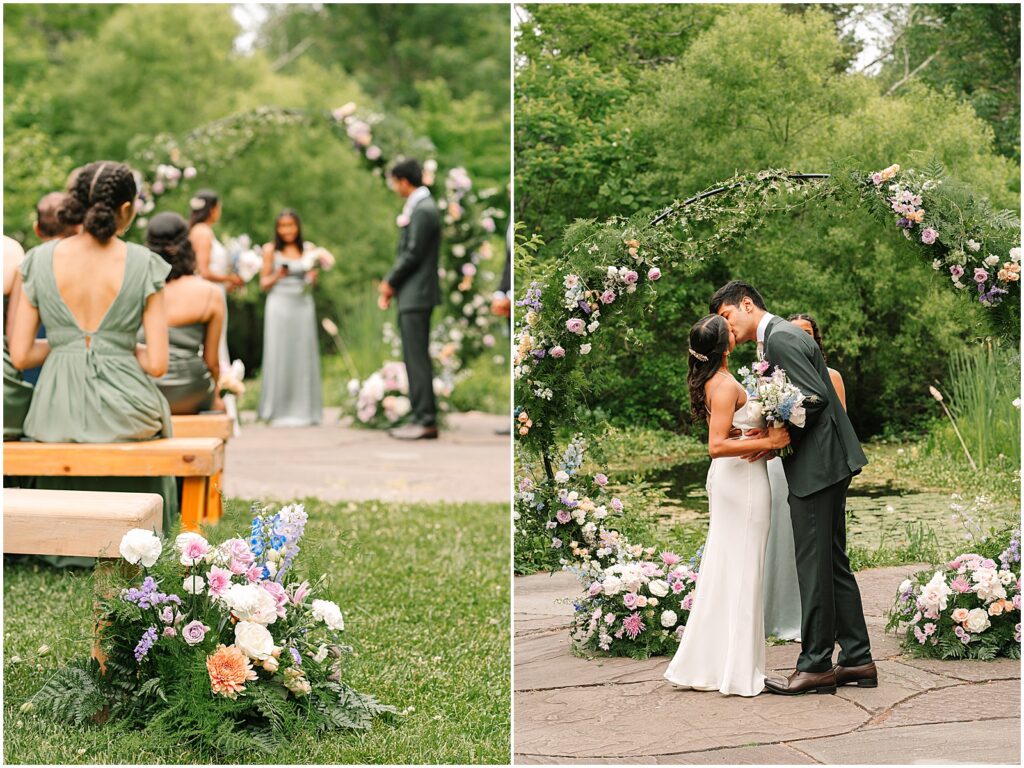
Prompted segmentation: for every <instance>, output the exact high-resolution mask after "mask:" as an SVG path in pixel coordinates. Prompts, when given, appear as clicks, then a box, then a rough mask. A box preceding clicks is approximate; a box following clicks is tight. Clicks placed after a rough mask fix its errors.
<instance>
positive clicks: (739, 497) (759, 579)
mask: <svg viewBox="0 0 1024 768" xmlns="http://www.w3.org/2000/svg"><path fill="white" fill-rule="evenodd" d="M736 386H739V384H738V383H737V384H736ZM732 423H733V426H734V427H738V428H740V429H743V430H747V429H757V428H763V427H764V426H765V423H764V419H763V418H762V417H761V414H760V412H759V411H758V410H756V409H752V408H751V400H750V399H749V398H748V399H747V402H746V403H744V405H743V407H742V408H740V409H739V410H738V411H736V413H735V415H734V416H733V420H732ZM707 489H708V496H709V498H710V501H711V504H710V510H711V512H710V516H711V524H710V527H709V530H708V538H707V541H706V542H705V545H704V555H703V558H702V559H701V564H700V575H699V576H698V577H697V586H696V588H695V591H694V599H693V608H692V610H691V611H690V617H689V619H688V620H687V622H686V629H685V630H684V631H683V639H682V642H681V643H680V644H679V648H678V650H677V651H676V655H675V656H674V657H673V658H672V661H671V663H670V664H669V665H668V669H667V670H666V671H665V679H666V680H668V681H669V682H671V683H673V684H675V685H678V686H683V687H686V688H694V689H696V690H700V691H720V692H721V693H726V694H734V695H738V696H756V695H757V694H759V693H760V692H761V691H763V690H764V679H765V643H764V605H763V593H762V590H763V580H764V551H765V545H766V543H767V540H768V527H769V524H770V523H771V513H772V494H771V487H770V486H769V484H768V468H767V460H766V459H759V460H758V461H755V462H753V463H751V462H748V461H746V460H745V459H741V458H721V459H713V460H712V461H711V468H710V469H709V470H708V481H707Z"/></svg>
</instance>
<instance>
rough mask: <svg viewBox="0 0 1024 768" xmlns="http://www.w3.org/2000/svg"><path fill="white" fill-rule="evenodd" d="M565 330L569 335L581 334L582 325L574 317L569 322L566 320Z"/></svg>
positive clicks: (580, 321)
mask: <svg viewBox="0 0 1024 768" xmlns="http://www.w3.org/2000/svg"><path fill="white" fill-rule="evenodd" d="M565 328H566V330H568V331H569V333H583V329H584V324H583V321H582V320H580V319H579V318H578V317H574V318H572V319H571V320H566V322H565Z"/></svg>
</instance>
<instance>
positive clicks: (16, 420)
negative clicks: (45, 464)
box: [4, 235, 32, 440]
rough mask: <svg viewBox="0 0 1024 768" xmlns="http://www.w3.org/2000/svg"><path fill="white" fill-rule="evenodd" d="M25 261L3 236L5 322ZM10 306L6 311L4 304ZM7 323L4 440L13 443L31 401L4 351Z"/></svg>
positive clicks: (15, 243) (28, 387) (17, 245)
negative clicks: (17, 276) (16, 278)
mask: <svg viewBox="0 0 1024 768" xmlns="http://www.w3.org/2000/svg"><path fill="white" fill-rule="evenodd" d="M24 258H25V251H24V250H23V249H22V247H21V244H20V243H19V242H18V241H17V240H13V239H12V238H10V237H7V235H4V317H5V318H7V319H8V321H9V320H10V319H11V318H13V316H14V312H13V310H14V309H15V306H16V302H17V299H16V298H15V297H16V296H18V295H20V293H21V291H14V285H15V276H16V275H17V274H18V268H19V267H20V266H21V262H22V260H23V259H24ZM9 302H12V303H13V304H14V306H11V307H10V308H8V303H9ZM10 329H11V324H10V322H7V324H6V325H5V327H4V440H17V439H18V438H20V437H21V427H22V424H23V423H24V421H25V414H26V413H28V406H29V403H31V402H32V385H31V384H29V383H28V382H27V381H24V380H22V378H21V371H19V370H18V369H17V368H15V367H14V363H12V362H11V354H10V352H9V351H8V349H7V332H8V331H10Z"/></svg>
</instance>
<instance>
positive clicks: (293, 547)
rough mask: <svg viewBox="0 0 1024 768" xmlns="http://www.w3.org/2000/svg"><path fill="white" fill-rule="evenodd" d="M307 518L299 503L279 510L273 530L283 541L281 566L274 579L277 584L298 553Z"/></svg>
mask: <svg viewBox="0 0 1024 768" xmlns="http://www.w3.org/2000/svg"><path fill="white" fill-rule="evenodd" d="M308 519H309V515H307V514H306V510H305V509H304V508H303V506H302V505H301V504H295V505H292V506H291V507H286V508H285V509H283V510H281V512H280V514H279V515H278V517H277V522H276V524H275V529H274V530H275V532H276V533H277V535H278V536H280V537H282V538H283V539H284V542H285V548H284V558H283V559H282V560H281V567H280V568H279V569H278V571H277V578H276V579H275V581H277V582H278V583H279V584H280V583H281V579H282V577H283V576H284V574H285V571H287V570H288V568H289V567H290V566H291V564H292V561H294V560H295V557H296V556H297V555H298V554H299V542H300V541H301V540H302V536H303V534H304V533H305V532H306V520H308Z"/></svg>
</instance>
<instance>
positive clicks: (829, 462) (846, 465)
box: [764, 317, 868, 498]
mask: <svg viewBox="0 0 1024 768" xmlns="http://www.w3.org/2000/svg"><path fill="white" fill-rule="evenodd" d="M764 357H765V360H767V361H768V362H769V363H770V364H771V365H772V367H774V366H779V367H780V368H782V369H783V370H785V371H786V374H787V376H788V377H789V380H790V381H791V382H792V383H793V385H794V386H796V387H797V388H799V390H800V391H801V392H803V393H804V397H805V400H804V408H805V409H806V411H807V420H806V422H805V424H804V426H803V427H802V428H800V427H793V426H790V428H789V434H790V436H791V437H792V442H793V452H792V453H791V454H790V455H789V456H785V457H783V459H782V465H783V467H784V468H785V470H786V482H787V483H788V484H789V490H790V493H792V494H793V495H794V496H796V497H799V498H802V497H804V496H810V495H811V494H812V493H816V492H818V491H820V490H823V489H824V488H828V487H829V486H830V485H834V484H836V483H838V482H839V481H840V480H843V479H845V478H847V477H850V476H851V475H855V474H857V473H858V472H860V470H861V468H862V467H864V466H865V465H866V464H867V463H868V460H867V458H866V457H865V456H864V451H863V450H862V449H861V447H860V441H859V440H858V439H857V433H856V432H855V431H854V429H853V424H851V423H850V417H849V416H847V415H846V411H845V410H844V409H843V406H842V403H841V402H840V401H839V395H838V394H837V393H836V390H835V388H834V387H833V386H832V378H831V377H830V376H829V375H828V367H827V366H826V365H825V358H824V357H822V354H821V350H820V349H818V345H817V344H816V343H815V342H814V339H812V338H811V337H810V336H809V335H808V334H807V333H805V332H804V331H802V330H800V329H799V328H797V327H796V326H795V325H793V324H792V323H790V322H787V321H785V320H783V319H782V318H780V317H773V318H772V319H771V320H770V321H769V322H768V327H767V329H766V330H765V334H764Z"/></svg>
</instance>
